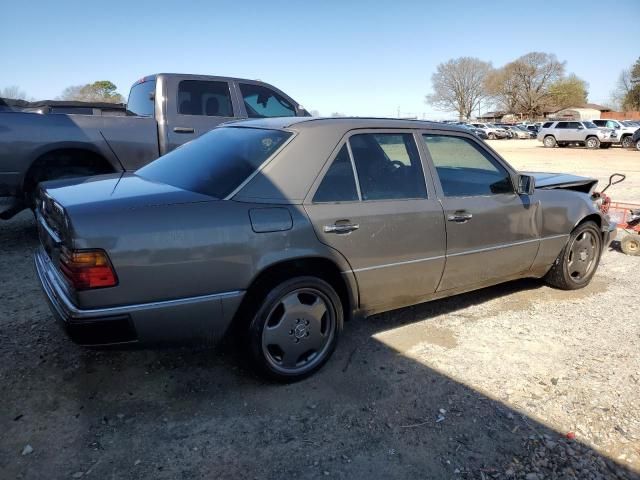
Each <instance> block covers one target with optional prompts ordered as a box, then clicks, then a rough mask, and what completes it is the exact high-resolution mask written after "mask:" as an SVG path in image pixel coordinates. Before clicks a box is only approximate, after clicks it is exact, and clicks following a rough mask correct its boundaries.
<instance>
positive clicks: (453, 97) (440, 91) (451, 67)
mask: <svg viewBox="0 0 640 480" xmlns="http://www.w3.org/2000/svg"><path fill="white" fill-rule="evenodd" d="M491 70H492V67H491V64H490V63H488V62H483V61H482V60H480V59H478V58H473V57H460V58H455V59H452V60H449V61H448V62H446V63H441V64H440V65H438V68H437V70H436V72H435V73H434V74H433V75H432V76H431V85H432V88H433V93H432V94H430V95H427V96H426V98H425V100H426V102H427V103H428V104H430V105H433V106H434V107H435V108H436V109H438V110H443V111H447V112H451V111H455V112H458V116H459V117H460V119H463V118H469V117H470V116H471V112H473V111H474V110H475V109H476V108H477V107H478V105H479V104H480V102H481V101H482V100H483V99H484V98H485V97H486V93H485V88H484V86H485V81H486V78H487V75H488V74H489V73H490V72H491Z"/></svg>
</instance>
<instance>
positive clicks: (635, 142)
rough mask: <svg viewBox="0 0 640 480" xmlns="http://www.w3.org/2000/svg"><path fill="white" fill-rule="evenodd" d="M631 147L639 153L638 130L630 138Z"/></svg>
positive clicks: (639, 137)
mask: <svg viewBox="0 0 640 480" xmlns="http://www.w3.org/2000/svg"><path fill="white" fill-rule="evenodd" d="M631 145H632V146H634V147H635V149H636V150H638V151H639V152H640V128H639V129H638V130H636V133H634V134H633V135H632V136H631Z"/></svg>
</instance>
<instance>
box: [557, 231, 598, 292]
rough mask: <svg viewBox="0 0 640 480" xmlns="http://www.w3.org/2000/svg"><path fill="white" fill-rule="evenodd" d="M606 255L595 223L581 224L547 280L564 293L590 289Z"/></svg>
mask: <svg viewBox="0 0 640 480" xmlns="http://www.w3.org/2000/svg"><path fill="white" fill-rule="evenodd" d="M601 253H602V236H601V235H600V230H599V229H598V226H597V225H596V224H595V223H594V222H591V221H589V222H585V223H582V224H580V225H578V226H577V227H576V228H575V229H574V230H573V232H571V235H570V236H569V241H568V242H567V244H566V245H565V246H564V248H563V249H562V251H561V252H560V255H558V258H557V259H556V261H555V262H554V264H553V266H552V267H551V269H550V270H549V271H548V272H547V274H546V276H545V277H544V279H545V281H546V282H547V283H548V284H550V285H552V286H554V287H556V288H560V289H562V290H576V289H578V288H583V287H586V286H587V285H588V284H589V282H590V281H591V279H592V278H593V276H594V275H595V273H596V269H597V268H598V264H599V263H600V254H601Z"/></svg>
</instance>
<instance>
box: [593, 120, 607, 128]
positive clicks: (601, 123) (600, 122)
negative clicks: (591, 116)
mask: <svg viewBox="0 0 640 480" xmlns="http://www.w3.org/2000/svg"><path fill="white" fill-rule="evenodd" d="M593 123H595V124H596V125H597V126H598V127H605V126H606V125H607V121H606V120H594V121H593Z"/></svg>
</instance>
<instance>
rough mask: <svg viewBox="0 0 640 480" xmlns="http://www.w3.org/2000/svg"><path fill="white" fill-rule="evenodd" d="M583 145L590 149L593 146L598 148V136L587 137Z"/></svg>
mask: <svg viewBox="0 0 640 480" xmlns="http://www.w3.org/2000/svg"><path fill="white" fill-rule="evenodd" d="M585 145H586V146H587V148H589V149H592V150H593V149H595V148H600V140H599V139H598V137H589V138H587V140H586V141H585Z"/></svg>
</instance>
